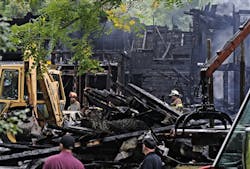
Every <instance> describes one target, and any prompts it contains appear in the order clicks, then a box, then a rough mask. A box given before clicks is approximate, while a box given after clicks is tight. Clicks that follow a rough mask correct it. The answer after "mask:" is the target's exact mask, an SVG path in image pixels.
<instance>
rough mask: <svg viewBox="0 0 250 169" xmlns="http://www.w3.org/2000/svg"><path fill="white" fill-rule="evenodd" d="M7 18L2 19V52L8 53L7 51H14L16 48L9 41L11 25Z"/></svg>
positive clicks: (0, 38)
mask: <svg viewBox="0 0 250 169" xmlns="http://www.w3.org/2000/svg"><path fill="white" fill-rule="evenodd" d="M6 21H7V19H6V18H1V19H0V33H1V36H0V51H2V52H6V51H7V50H14V49H15V47H14V45H13V44H12V43H11V41H10V40H9V35H10V33H11V32H10V28H9V24H8V23H7V22H6Z"/></svg>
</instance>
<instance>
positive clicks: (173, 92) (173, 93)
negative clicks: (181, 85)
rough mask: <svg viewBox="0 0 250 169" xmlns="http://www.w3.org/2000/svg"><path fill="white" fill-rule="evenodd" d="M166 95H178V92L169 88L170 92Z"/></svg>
mask: <svg viewBox="0 0 250 169" xmlns="http://www.w3.org/2000/svg"><path fill="white" fill-rule="evenodd" d="M168 96H180V93H179V92H178V91H177V90H171V93H170V94H169V95H168Z"/></svg>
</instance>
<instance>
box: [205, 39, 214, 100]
mask: <svg viewBox="0 0 250 169" xmlns="http://www.w3.org/2000/svg"><path fill="white" fill-rule="evenodd" d="M211 55H212V54H211V39H207V60H210V59H211ZM208 101H209V103H211V104H213V103H214V85H213V76H212V77H210V78H209V81H208Z"/></svg>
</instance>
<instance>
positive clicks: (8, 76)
mask: <svg viewBox="0 0 250 169" xmlns="http://www.w3.org/2000/svg"><path fill="white" fill-rule="evenodd" d="M65 103H66V97H65V93H64V88H63V84H62V78H61V72H60V71H58V70H55V69H49V68H48V69H47V70H44V69H43V70H42V68H41V65H38V66H36V67H34V60H33V58H29V59H28V60H25V61H18V62H15V61H10V62H0V116H1V117H4V116H6V115H8V113H10V112H11V111H13V110H14V111H15V110H22V109H25V108H27V107H29V108H30V109H31V113H32V117H33V118H32V120H33V124H32V125H34V124H35V125H37V127H40V128H43V127H44V126H45V125H46V124H52V125H56V126H62V124H63V114H62V110H63V109H64V106H65ZM7 137H8V139H9V140H10V141H11V142H16V138H15V136H14V135H13V134H11V133H8V132H7Z"/></svg>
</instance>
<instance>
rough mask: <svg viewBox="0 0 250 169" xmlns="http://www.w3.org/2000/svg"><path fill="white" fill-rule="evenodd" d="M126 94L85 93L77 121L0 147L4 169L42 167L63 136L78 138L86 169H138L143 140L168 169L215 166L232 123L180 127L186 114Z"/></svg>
mask: <svg viewBox="0 0 250 169" xmlns="http://www.w3.org/2000/svg"><path fill="white" fill-rule="evenodd" d="M120 87H121V86H120ZM123 89H124V93H125V94H126V95H125V96H123V95H117V94H115V93H114V92H110V91H107V90H97V89H92V88H88V89H86V90H85V93H84V94H85V96H86V98H87V100H88V103H89V106H88V108H85V109H84V111H83V112H78V114H77V115H76V113H75V116H74V119H73V120H69V119H68V120H69V121H68V122H67V121H65V123H64V124H65V125H64V127H58V126H53V125H47V126H46V127H44V129H43V131H42V132H43V136H39V137H36V138H32V140H31V141H27V142H22V143H21V142H20V143H19V142H18V144H17V143H16V144H10V143H6V142H4V143H0V147H2V151H1V156H0V165H20V161H22V162H23V163H22V164H21V166H23V167H26V168H27V167H29V168H39V166H40V167H41V165H42V162H43V159H44V158H45V157H47V156H49V155H51V154H55V153H57V152H58V151H59V149H58V143H59V140H60V138H61V137H62V136H63V135H64V134H65V133H70V134H71V135H72V136H73V137H75V139H76V145H75V149H74V153H75V155H76V157H77V158H78V159H80V160H81V161H82V162H83V163H84V164H85V166H86V168H98V167H100V168H101V167H104V168H105V167H107V168H112V167H114V168H133V167H137V166H138V165H139V163H140V162H141V161H142V159H143V154H142V152H141V140H142V138H143V137H144V136H145V135H150V136H151V137H153V138H154V139H155V140H156V141H157V143H158V145H159V149H158V153H159V154H160V155H161V156H162V158H163V159H164V162H165V164H166V165H167V166H175V165H177V164H178V163H179V164H182V163H188V162H189V161H191V160H196V161H198V162H201V163H204V162H205V163H209V162H211V154H213V153H215V152H216V151H217V150H218V147H219V146H220V144H221V142H222V141H223V139H224V137H225V134H226V133H227V131H228V128H227V127H226V126H227V124H228V123H231V122H230V121H226V122H225V121H223V120H222V124H225V125H226V126H225V127H224V128H223V129H216V128H209V129H205V130H204V128H207V127H206V124H207V123H208V121H209V120H208V121H205V120H204V119H203V120H201V121H199V122H197V121H195V122H194V123H188V124H189V125H187V122H185V124H186V127H185V128H179V126H181V125H180V124H181V123H182V122H183V120H184V121H185V118H183V117H189V116H188V115H187V114H185V116H183V115H181V114H180V113H179V112H178V111H176V110H174V109H173V108H171V107H170V106H169V105H168V104H167V103H164V102H163V101H161V100H160V99H158V98H156V97H154V96H153V95H151V94H150V93H148V92H146V91H145V90H143V89H141V88H139V87H137V86H135V85H133V84H129V85H128V87H123ZM196 111H197V110H196ZM189 114H192V112H189ZM189 118H190V117H189ZM190 119H192V118H190ZM213 119H216V118H213ZM193 120H194V119H193ZM210 120H211V119H210ZM219 120H220V119H219ZM217 121H218V118H217ZM175 124H178V128H176V125H175ZM188 128H189V131H188ZM191 129H192V130H191ZM184 130H185V131H184ZM205 134H206V138H207V136H208V137H210V138H211V137H213V138H216V139H212V140H211V141H208V140H207V139H206V138H205ZM2 138H3V137H2ZM201 138H202V139H201ZM2 140H3V139H2ZM164 145H166V146H164ZM211 145H212V147H211ZM197 147H198V148H197ZM195 148H196V149H195ZM204 148H207V149H205V150H204ZM215 148H217V149H215ZM194 149H195V150H194ZM197 149H198V150H197Z"/></svg>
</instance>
